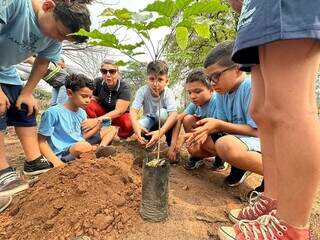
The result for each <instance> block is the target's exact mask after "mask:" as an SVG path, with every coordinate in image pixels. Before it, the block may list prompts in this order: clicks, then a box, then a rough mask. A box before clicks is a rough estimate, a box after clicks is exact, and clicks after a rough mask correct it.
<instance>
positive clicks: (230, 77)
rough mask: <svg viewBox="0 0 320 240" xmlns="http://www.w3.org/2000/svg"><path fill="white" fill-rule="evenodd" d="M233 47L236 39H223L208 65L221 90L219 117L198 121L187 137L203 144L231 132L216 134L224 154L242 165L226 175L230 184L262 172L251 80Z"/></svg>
mask: <svg viewBox="0 0 320 240" xmlns="http://www.w3.org/2000/svg"><path fill="white" fill-rule="evenodd" d="M232 48H233V43H232V42H223V43H220V44H218V46H217V47H216V48H215V49H213V50H212V51H211V52H210V53H209V55H208V56H207V58H206V60H205V62H204V67H205V68H206V71H207V74H208V76H209V80H210V81H211V83H212V85H213V88H214V90H215V91H216V92H217V96H216V114H215V115H216V119H212V118H206V119H202V120H200V121H198V122H197V125H198V127H197V128H196V129H195V130H194V133H193V134H191V136H190V137H189V138H188V139H187V140H186V143H187V144H192V143H199V144H203V143H205V141H206V139H207V137H208V136H209V135H211V134H216V133H228V135H225V136H222V137H220V138H218V139H214V138H213V137H212V138H213V141H215V140H216V142H215V150H216V152H217V154H218V155H219V156H220V158H221V159H223V160H224V161H226V162H228V163H229V164H231V165H232V166H235V167H237V168H239V169H237V168H234V167H233V168H232V170H231V173H230V175H229V176H228V177H227V178H226V179H225V182H226V184H227V185H228V186H236V185H239V184H240V183H241V182H242V181H244V179H245V178H246V177H247V176H248V175H249V171H250V172H255V173H258V174H260V175H262V162H261V154H260V142H259V139H258V138H257V136H258V131H257V127H256V124H255V122H254V121H253V120H252V118H251V116H250V114H249V103H250V98H251V94H250V91H251V81H250V79H248V78H247V79H246V74H245V73H244V72H242V71H240V70H239V67H238V66H237V65H236V64H234V63H233V62H232V61H231V53H232ZM240 169H243V170H240Z"/></svg>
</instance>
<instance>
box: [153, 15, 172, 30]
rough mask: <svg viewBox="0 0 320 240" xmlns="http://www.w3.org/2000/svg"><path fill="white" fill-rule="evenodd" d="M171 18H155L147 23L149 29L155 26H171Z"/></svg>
mask: <svg viewBox="0 0 320 240" xmlns="http://www.w3.org/2000/svg"><path fill="white" fill-rule="evenodd" d="M171 23H172V22H171V19H170V18H168V17H160V18H157V19H156V20H154V21H153V22H150V23H149V24H148V25H147V29H153V28H159V27H163V26H167V27H170V26H171Z"/></svg>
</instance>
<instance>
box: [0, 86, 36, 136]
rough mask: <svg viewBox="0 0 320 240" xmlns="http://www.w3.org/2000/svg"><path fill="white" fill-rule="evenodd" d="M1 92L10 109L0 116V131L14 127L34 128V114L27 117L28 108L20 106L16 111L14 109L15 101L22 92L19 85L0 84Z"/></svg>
mask: <svg viewBox="0 0 320 240" xmlns="http://www.w3.org/2000/svg"><path fill="white" fill-rule="evenodd" d="M0 85H1V89H2V91H3V92H4V93H5V94H6V96H7V98H9V101H10V105H11V106H10V108H9V109H8V110H7V112H6V113H5V114H4V115H2V116H0V130H5V129H6V128H7V126H15V127H35V126H37V122H36V116H35V112H33V113H32V114H31V115H30V116H28V107H27V105H25V104H22V105H21V109H20V110H18V109H17V108H16V107H15V104H16V101H17V99H18V97H19V95H20V92H21V90H22V86H21V85H10V84H3V83H0Z"/></svg>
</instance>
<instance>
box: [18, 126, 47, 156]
mask: <svg viewBox="0 0 320 240" xmlns="http://www.w3.org/2000/svg"><path fill="white" fill-rule="evenodd" d="M15 130H16V133H17V136H18V138H19V140H20V142H21V145H22V148H23V151H24V154H25V155H26V158H27V161H32V160H34V159H36V158H38V157H39V156H41V153H40V148H39V143H38V135H37V128H36V127H15Z"/></svg>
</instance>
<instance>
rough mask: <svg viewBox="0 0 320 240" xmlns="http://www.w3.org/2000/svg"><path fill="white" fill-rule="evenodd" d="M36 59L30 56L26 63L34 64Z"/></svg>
mask: <svg viewBox="0 0 320 240" xmlns="http://www.w3.org/2000/svg"><path fill="white" fill-rule="evenodd" d="M35 59H36V58H35V57H33V56H31V57H28V58H27V59H26V60H24V63H29V64H31V65H33V63H34V61H35Z"/></svg>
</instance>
